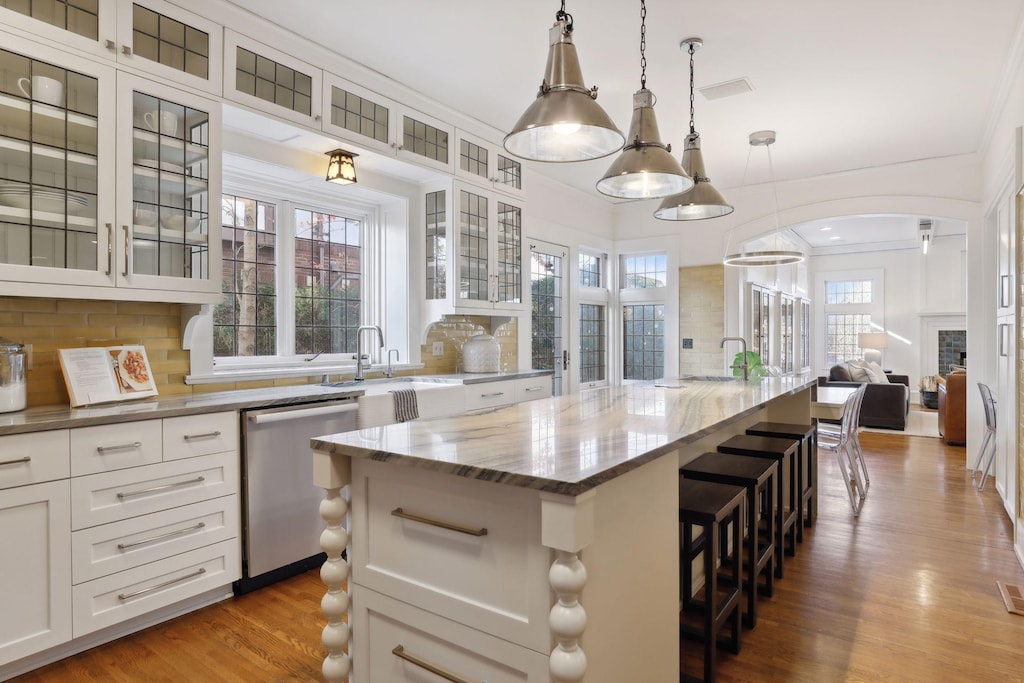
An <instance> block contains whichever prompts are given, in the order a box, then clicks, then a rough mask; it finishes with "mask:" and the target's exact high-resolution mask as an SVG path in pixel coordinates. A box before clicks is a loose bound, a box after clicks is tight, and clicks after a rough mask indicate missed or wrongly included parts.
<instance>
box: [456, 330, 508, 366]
mask: <svg viewBox="0 0 1024 683" xmlns="http://www.w3.org/2000/svg"><path fill="white" fill-rule="evenodd" d="M462 369H463V370H465V371H466V372H498V371H499V370H501V344H499V343H498V341H497V340H496V339H495V338H494V337H492V336H491V335H489V334H478V335H476V336H474V337H472V338H470V339H469V341H467V342H466V343H465V344H463V345H462Z"/></svg>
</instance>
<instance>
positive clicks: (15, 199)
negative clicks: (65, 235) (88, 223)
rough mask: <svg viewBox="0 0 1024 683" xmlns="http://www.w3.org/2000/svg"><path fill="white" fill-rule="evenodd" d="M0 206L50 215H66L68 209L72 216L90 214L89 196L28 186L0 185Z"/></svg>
mask: <svg viewBox="0 0 1024 683" xmlns="http://www.w3.org/2000/svg"><path fill="white" fill-rule="evenodd" d="M0 204H3V205H5V206H13V207H14V208H16V209H32V210H33V211H46V212H49V213H64V210H65V208H66V209H67V212H68V214H70V215H72V216H81V215H83V214H86V213H88V212H89V197H88V195H84V194H81V193H79V192H70V191H69V192H67V194H66V195H65V192H64V191H63V190H56V189H52V188H46V187H35V188H33V187H30V186H28V185H0Z"/></svg>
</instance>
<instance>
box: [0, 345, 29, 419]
mask: <svg viewBox="0 0 1024 683" xmlns="http://www.w3.org/2000/svg"><path fill="white" fill-rule="evenodd" d="M24 409H25V346H24V344H19V343H17V342H12V341H10V340H9V339H4V338H2V337H0V413H10V412H13V411H15V410H24Z"/></svg>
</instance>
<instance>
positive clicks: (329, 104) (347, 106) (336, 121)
mask: <svg viewBox="0 0 1024 683" xmlns="http://www.w3.org/2000/svg"><path fill="white" fill-rule="evenodd" d="M323 112H324V120H323V126H322V128H323V131H324V132H325V133H328V134H330V135H335V136H338V137H339V138H341V139H342V140H346V141H351V142H352V143H353V144H355V145H358V146H360V147H366V148H369V149H375V150H378V151H380V152H384V153H386V154H394V153H395V149H396V148H397V146H398V145H397V142H395V140H396V133H395V121H396V105H395V103H394V102H392V101H391V100H389V99H388V98H386V97H384V96H383V95H380V94H378V93H375V92H373V91H371V90H367V89H366V88H363V87H360V86H359V85H356V84H355V83H352V82H351V81H346V80H345V79H343V78H340V77H339V76H335V75H334V74H332V73H329V72H324V102H323Z"/></svg>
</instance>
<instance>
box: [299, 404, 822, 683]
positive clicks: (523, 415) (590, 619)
mask: <svg viewBox="0 0 1024 683" xmlns="http://www.w3.org/2000/svg"><path fill="white" fill-rule="evenodd" d="M601 391H605V392H611V393H609V394H605V395H604V396H603V397H600V400H595V399H594V398H593V397H591V398H587V397H586V396H584V398H583V399H580V397H561V398H556V399H550V400H545V401H536V402H533V403H532V404H527V405H525V406H512V407H510V408H508V409H504V410H500V411H495V412H492V413H487V414H484V415H471V416H460V417H457V418H451V419H443V420H429V421H422V422H412V423H405V424H401V425H392V426H389V427H383V428H380V429H378V430H375V431H374V432H373V433H358V434H357V433H353V434H351V435H335V436H333V437H320V438H318V439H314V442H313V443H314V454H313V457H314V458H315V463H316V464H315V471H314V478H315V483H316V484H317V486H320V487H322V488H324V489H326V491H327V495H326V498H325V499H324V501H323V503H322V504H321V515H322V517H323V518H324V520H325V521H326V523H327V529H326V530H325V531H324V533H323V535H322V536H321V544H322V547H323V549H324V551H325V552H326V553H327V555H328V559H327V562H325V564H324V566H323V569H322V571H321V577H322V578H323V580H324V583H325V584H326V585H327V587H328V592H327V594H326V595H325V597H324V599H323V601H322V603H321V606H322V609H323V612H324V614H325V616H326V617H327V620H328V624H327V626H326V627H325V628H324V631H323V643H324V645H325V646H326V647H327V650H328V656H327V658H326V659H325V660H324V665H323V673H324V677H325V679H326V680H329V681H348V680H351V681H353V682H354V683H380V682H382V681H387V682H388V683H401V682H404V681H410V682H411V681H421V680H434V678H436V677H437V676H440V678H441V680H448V681H453V682H457V683H468V682H479V681H486V682H487V683H506V682H513V681H516V682H522V681H529V682H530V683H541V682H544V683H547V682H548V681H553V682H559V683H562V682H564V683H574V682H577V681H586V682H587V683H621V682H622V681H645V682H646V681H650V682H665V683H668V682H670V681H675V680H678V676H679V629H678V610H679V559H678V546H679V542H678V533H679V531H678V530H679V525H678V514H677V509H678V468H679V465H680V464H681V463H682V462H686V461H688V460H690V459H692V458H694V457H696V456H697V455H700V454H701V453H704V452H707V451H712V450H714V449H715V447H716V446H717V444H718V443H719V442H721V441H722V440H724V439H725V438H727V437H728V436H730V435H732V434H735V433H742V432H743V430H744V429H745V428H746V427H747V426H749V425H751V424H753V423H754V422H758V421H761V420H766V419H770V420H775V421H785V422H807V421H808V420H809V406H810V389H809V385H801V386H798V387H789V388H788V390H786V391H781V392H778V393H776V394H775V395H773V396H771V397H770V399H765V400H763V401H762V402H761V403H759V404H756V405H753V406H751V405H741V406H740V407H739V408H738V409H736V411H735V412H734V413H732V414H729V415H726V416H725V417H724V418H723V417H721V416H718V419H717V420H712V422H710V423H707V424H704V423H701V424H700V426H699V427H698V428H696V429H693V430H692V431H691V432H690V433H689V434H685V433H684V431H683V430H682V429H681V426H680V424H679V423H678V418H679V416H678V415H677V414H676V412H677V411H679V410H682V409H684V408H687V407H689V406H688V405H680V404H679V398H680V397H679V395H678V394H673V393H672V392H673V391H674V390H672V389H653V388H645V390H644V391H643V392H642V393H640V394H638V390H636V389H632V390H630V389H622V390H601ZM649 392H655V393H649ZM664 392H669V393H668V394H665V393H664ZM585 393H586V392H585ZM609 396H610V397H611V399H612V400H610V401H609V400H608V397H609ZM704 398H707V396H705V397H704ZM638 399H639V403H638ZM666 399H667V400H666ZM574 401H575V403H574ZM683 403H686V402H685V401H684V402H683ZM742 403H743V402H741V404H742ZM747 403H749V401H748V402H747ZM545 406H547V407H545ZM651 408H653V414H651V413H652V410H650V409H651ZM720 409H721V410H725V411H726V412H728V411H729V409H728V408H725V409H722V408H720ZM630 411H632V412H630ZM659 412H661V413H662V414H661V415H658V413H659ZM638 413H640V414H638ZM691 417H692V416H691ZM715 417H716V416H715V415H714V414H712V415H711V416H710V417H709V419H711V418H715ZM592 419H596V420H598V422H599V423H600V424H601V425H603V426H604V430H603V431H604V433H603V434H602V433H601V430H597V431H596V432H595V433H594V434H593V435H592V437H589V438H588V436H587V435H586V431H587V430H588V425H589V426H590V427H592V428H593V427H595V424H594V423H592V422H591V420H592ZM685 421H686V420H684V422H685ZM524 425H526V426H524ZM685 426H686V425H683V427H685ZM541 427H543V428H541ZM524 430H525V431H524ZM364 431H365V430H364ZM527 434H532V438H529V437H527V436H526V435H527ZM360 441H362V444H360V443H359V442H360ZM513 443H517V444H518V445H517V447H516V449H517V453H518V455H519V456H520V458H521V459H520V460H517V461H516V462H515V463H513V462H511V461H510V460H507V459H505V460H504V461H503V462H502V463H501V464H498V462H497V461H499V460H502V459H503V458H507V454H508V453H509V452H510V451H509V450H508V449H509V446H510V444H513ZM431 444H432V445H431ZM485 444H487V445H489V446H485ZM569 444H573V446H574V447H573V448H572V449H571V450H569ZM613 444H614V447H616V448H619V449H620V454H619V456H617V457H615V458H610V457H609V456H608V454H607V453H605V452H604V449H607V448H611V447H613ZM427 451H430V452H427ZM417 452H420V453H423V454H424V457H416V456H414V455H413V454H415V453H417ZM503 454H504V455H503ZM567 458H568V459H571V466H570V465H569V464H567V462H566V459H567ZM488 459H490V461H491V464H489V465H488V464H486V461H487V460H488ZM527 461H528V463H529V464H528V467H529V473H527V470H526V467H527V465H526V462H527ZM470 463H473V464H470ZM567 469H568V470H572V469H575V470H576V471H578V472H580V473H591V474H590V475H589V476H587V477H586V478H582V477H581V478H580V479H573V478H571V477H570V476H568V475H567V474H566V471H567ZM593 473H597V474H593ZM572 476H576V475H572ZM482 479H492V480H493V479H497V480H498V481H499V482H500V483H498V482H495V481H485V480H482ZM598 481H599V483H597V482H598ZM580 482H583V483H582V484H581V483H580ZM573 486H576V487H577V488H584V489H585V490H584V491H582V492H580V493H577V494H575V495H569V494H562V493H557V492H552V491H551V490H543V489H545V488H547V489H558V488H559V487H564V488H572V487H573ZM345 487H348V488H345ZM349 499H350V500H351V509H349V508H350V502H349ZM349 514H350V516H349V519H348V524H347V526H348V528H350V529H351V534H349V533H348V532H347V531H346V529H345V526H343V523H344V522H345V520H346V515H349ZM346 547H347V548H348V556H349V558H350V560H351V572H350V571H349V564H348V563H346V562H345V560H343V559H342V558H341V552H342V550H343V549H345V548H346ZM346 588H347V589H348V592H346V590H345V589H346ZM346 619H347V620H348V623H345V622H346ZM348 624H351V628H350V627H349V625H348ZM428 671H429V672H432V674H429V675H428V674H427V673H426V672H428ZM432 676H433V677H432Z"/></svg>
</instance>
